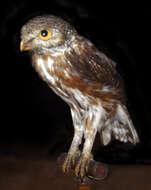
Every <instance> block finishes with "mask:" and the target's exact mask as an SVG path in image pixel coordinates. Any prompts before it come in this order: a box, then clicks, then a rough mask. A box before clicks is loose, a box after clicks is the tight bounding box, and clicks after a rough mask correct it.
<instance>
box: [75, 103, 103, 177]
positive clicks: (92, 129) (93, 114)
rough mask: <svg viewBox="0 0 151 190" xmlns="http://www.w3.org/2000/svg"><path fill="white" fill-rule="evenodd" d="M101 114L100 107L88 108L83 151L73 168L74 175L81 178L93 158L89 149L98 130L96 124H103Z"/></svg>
mask: <svg viewBox="0 0 151 190" xmlns="http://www.w3.org/2000/svg"><path fill="white" fill-rule="evenodd" d="M103 116H104V114H103V110H102V108H100V107H96V106H95V107H94V108H91V109H90V110H89V115H88V118H87V121H86V129H85V134H84V137H85V142H84V146H83V151H82V154H81V157H80V160H79V162H78V164H77V166H76V169H75V174H76V176H79V177H81V178H83V177H84V176H85V174H86V172H88V166H89V162H90V161H91V160H92V159H93V156H92V154H91V150H92V147H93V143H94V140H95V136H96V133H97V130H98V126H99V125H101V123H102V124H103V119H102V118H103Z"/></svg>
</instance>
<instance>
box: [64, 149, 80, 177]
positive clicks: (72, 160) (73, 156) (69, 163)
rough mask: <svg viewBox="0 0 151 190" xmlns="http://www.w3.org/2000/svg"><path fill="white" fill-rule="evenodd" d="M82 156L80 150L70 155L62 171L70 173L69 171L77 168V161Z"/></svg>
mask: <svg viewBox="0 0 151 190" xmlns="http://www.w3.org/2000/svg"><path fill="white" fill-rule="evenodd" d="M80 155H81V152H80V150H77V151H76V152H74V153H68V155H67V157H66V159H65V161H64V163H63V166H62V170H63V172H64V173H67V172H69V170H70V169H71V168H72V167H74V166H75V161H76V159H77V158H78V157H80Z"/></svg>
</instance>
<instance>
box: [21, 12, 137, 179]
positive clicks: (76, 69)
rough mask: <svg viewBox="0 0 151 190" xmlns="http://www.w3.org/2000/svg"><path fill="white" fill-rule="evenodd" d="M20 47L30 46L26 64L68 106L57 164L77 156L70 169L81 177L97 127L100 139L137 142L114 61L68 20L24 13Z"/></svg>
mask: <svg viewBox="0 0 151 190" xmlns="http://www.w3.org/2000/svg"><path fill="white" fill-rule="evenodd" d="M20 50H21V51H30V52H31V54H30V55H31V57H32V65H33V67H34V68H35V70H36V71H37V73H38V75H39V76H40V78H41V79H42V80H43V81H45V82H46V83H47V84H48V86H49V87H50V88H51V89H52V90H53V91H54V92H55V93H56V94H57V95H58V96H60V97H61V98H62V99H63V100H64V101H65V102H66V103H67V104H68V105H69V107H70V109H71V116H72V120H73V126H74V136H73V140H72V143H71V146H70V149H69V151H68V154H67V157H66V159H65V161H64V163H63V166H62V168H63V171H64V172H68V171H69V169H70V167H71V166H73V165H75V158H77V156H79V158H80V159H79V161H78V163H76V165H75V174H76V176H79V177H81V178H83V177H84V176H85V175H86V174H87V171H88V166H89V162H90V161H91V160H92V159H93V155H92V153H91V151H92V147H93V143H94V140H95V136H96V134H97V132H98V133H100V138H101V142H102V144H103V145H108V144H109V143H110V141H111V139H112V138H115V139H117V140H119V141H121V142H123V143H126V142H128V141H129V142H131V143H133V144H136V143H138V142H139V138H138V135H137V132H136V130H135V128H134V126H133V123H132V120H131V118H130V115H129V113H128V110H127V108H126V101H125V92H124V87H123V82H122V79H121V77H120V75H119V73H118V72H117V70H116V64H115V62H114V61H112V60H111V59H110V58H108V57H107V56H106V55H105V54H104V53H102V52H100V51H99V50H98V49H97V48H96V47H95V45H94V44H93V43H92V42H90V41H89V40H88V39H86V38H84V37H83V36H81V35H79V34H78V32H77V31H76V30H75V29H74V27H73V26H71V25H70V24H69V23H68V22H66V21H64V20H63V19H61V18H59V17H56V16H53V15H42V16H36V17H34V18H32V19H30V20H29V21H28V22H27V23H25V25H24V26H23V27H22V29H21V42H20ZM82 140H84V141H82ZM81 143H83V148H82V150H81V151H80V149H79V145H80V144H81Z"/></svg>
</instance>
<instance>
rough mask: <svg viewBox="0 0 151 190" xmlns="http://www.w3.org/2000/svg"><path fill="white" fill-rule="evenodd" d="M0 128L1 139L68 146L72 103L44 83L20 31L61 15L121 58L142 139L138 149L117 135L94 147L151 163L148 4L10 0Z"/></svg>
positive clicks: (2, 21) (115, 158)
mask: <svg viewBox="0 0 151 190" xmlns="http://www.w3.org/2000/svg"><path fill="white" fill-rule="evenodd" d="M0 9H1V10H0V12H1V17H0V48H1V63H0V65H1V70H0V71H1V95H2V98H1V118H2V120H1V127H0V143H1V146H5V145H6V144H7V147H9V146H12V144H22V143H23V144H24V145H26V144H28V145H32V144H34V145H36V146H37V147H38V146H43V147H47V148H48V154H50V155H54V154H55V153H57V154H59V153H60V152H62V151H67V150H68V147H69V145H70V143H71V140H72V135H73V127H72V121H71V117H70V110H69V108H68V106H67V105H66V104H65V103H64V102H63V101H62V100H61V99H60V98H59V97H57V96H56V95H55V94H54V93H53V92H52V91H51V90H50V89H49V88H48V87H47V85H46V84H45V83H44V82H43V81H41V80H40V79H39V78H38V76H37V74H36V73H35V71H34V70H33V68H32V67H31V61H30V58H29V56H28V55H27V54H21V53H20V51H19V40H20V37H19V35H20V28H21V27H22V25H23V24H24V23H25V21H26V20H28V18H30V17H32V16H34V15H39V14H43V13H46V14H54V15H58V16H61V17H63V18H65V19H66V20H68V21H69V22H71V23H72V24H73V25H74V26H75V28H76V29H77V30H78V31H79V33H80V34H82V35H84V36H85V37H87V38H89V39H90V40H91V41H93V42H94V44H95V45H96V46H97V47H98V48H99V49H100V50H101V51H103V52H104V53H106V54H107V55H108V56H109V57H111V58H112V59H113V60H114V61H116V62H117V63H118V65H117V69H118V70H119V72H120V73H121V75H122V77H123V78H124V81H125V86H126V92H127V96H128V109H129V111H130V113H131V116H132V119H133V121H134V124H135V126H136V129H137V131H138V134H139V137H140V140H141V143H140V144H138V145H137V146H136V147H135V146H133V145H131V144H130V143H127V144H122V143H120V142H118V141H115V140H113V141H112V143H110V145H109V146H107V147H102V146H101V145H100V143H98V142H99V137H98V138H97V139H98V140H96V143H95V146H94V154H95V158H96V159H97V160H102V161H105V162H109V163H151V155H150V152H151V127H150V126H151V111H150V103H151V100H150V95H151V93H150V82H151V80H150V64H151V63H150V57H149V56H150V44H149V38H150V33H149V27H150V18H149V17H150V13H149V11H150V10H149V5H147V4H145V3H144V4H143V3H140V4H139V3H138V2H137V4H135V5H132V4H128V3H127V4H124V2H122V3H120V4H110V2H106V3H103V2H102V1H101V3H100V1H94V0H93V1H90V2H89V1H77V0H49V1H48V2H47V1H37V2H33V1H25V0H24V1H19V0H16V1H6V0H5V2H3V5H1V8H0Z"/></svg>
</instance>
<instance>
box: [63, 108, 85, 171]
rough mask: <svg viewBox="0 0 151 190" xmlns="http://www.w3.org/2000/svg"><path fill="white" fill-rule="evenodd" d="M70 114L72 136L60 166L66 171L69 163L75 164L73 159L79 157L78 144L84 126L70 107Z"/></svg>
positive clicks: (69, 165)
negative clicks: (72, 129)
mask: <svg viewBox="0 0 151 190" xmlns="http://www.w3.org/2000/svg"><path fill="white" fill-rule="evenodd" d="M71 114H72V119H73V124H74V137H73V140H72V143H71V146H70V149H69V152H68V155H67V157H66V159H65V162H64V164H63V167H62V169H63V172H68V171H69V168H71V165H74V164H75V159H76V158H77V157H79V156H80V154H81V152H80V150H79V145H80V144H81V141H82V137H83V132H84V127H83V126H82V125H81V123H80V122H79V121H81V120H80V119H79V115H78V113H77V112H76V111H75V110H74V109H71Z"/></svg>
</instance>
